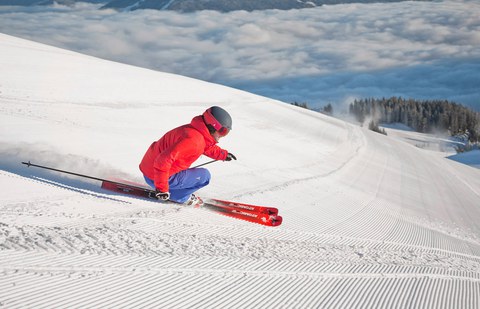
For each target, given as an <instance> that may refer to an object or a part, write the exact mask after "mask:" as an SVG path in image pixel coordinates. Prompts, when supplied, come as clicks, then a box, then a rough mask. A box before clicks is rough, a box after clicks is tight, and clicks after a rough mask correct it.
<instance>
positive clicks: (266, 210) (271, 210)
mask: <svg viewBox="0 0 480 309" xmlns="http://www.w3.org/2000/svg"><path fill="white" fill-rule="evenodd" d="M206 202H209V203H211V204H216V205H220V206H228V207H232V208H235V209H238V210H243V211H247V212H258V213H263V214H267V215H278V209H277V208H275V207H267V206H257V205H250V204H244V203H237V202H231V201H224V200H219V199H210V200H206Z"/></svg>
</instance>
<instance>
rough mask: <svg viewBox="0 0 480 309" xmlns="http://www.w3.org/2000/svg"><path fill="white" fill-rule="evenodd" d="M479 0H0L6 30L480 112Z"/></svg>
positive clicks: (178, 66) (197, 69)
mask: <svg viewBox="0 0 480 309" xmlns="http://www.w3.org/2000/svg"><path fill="white" fill-rule="evenodd" d="M478 16H480V4H479V3H478V2H477V1H467V0H465V1H453V0H450V1H442V2H400V3H389V4H348V5H333V6H323V7H319V8H315V9H304V10H290V11H278V10H267V11H257V12H251V13H248V12H244V11H236V12H231V13H218V12H213V11H202V12H197V13H191V14H179V13H176V12H170V11H154V10H138V11H134V12H128V13H121V12H115V11H111V10H97V6H95V5H87V4H81V5H77V6H76V7H75V8H68V7H62V6H53V7H36V8H20V7H15V8H12V7H3V8H1V7H0V32H3V33H6V34H10V35H14V36H19V37H23V38H27V39H32V40H35V41H39V42H43V43H47V44H50V45H54V46H59V47H63V48H67V49H71V50H76V51H79V52H82V53H86V54H90V55H94V56H97V57H101V58H105V59H111V60H115V61H120V62H123V63H129V64H133V65H138V66H143V67H147V68H152V69H155V70H160V71H164V72H172V73H177V74H182V75H186V76H191V77H195V78H199V79H202V80H207V81H212V82H216V83H221V84H226V85H231V86H234V87H238V88H242V89H245V90H247V91H252V92H255V93H259V94H262V95H266V96H270V97H273V98H277V99H281V100H284V101H287V102H291V101H293V100H296V101H301V102H309V103H310V105H311V106H315V105H320V106H321V105H324V104H327V103H334V104H335V103H342V102H345V101H348V100H350V99H351V98H354V97H369V96H391V95H401V96H404V97H414V98H439V99H448V100H453V101H457V102H460V103H464V104H470V105H471V106H475V105H477V106H478V107H477V108H478V109H479V110H480V106H479V105H480V90H479V87H478V85H480V74H478V72H479V68H480V19H479V18H478Z"/></svg>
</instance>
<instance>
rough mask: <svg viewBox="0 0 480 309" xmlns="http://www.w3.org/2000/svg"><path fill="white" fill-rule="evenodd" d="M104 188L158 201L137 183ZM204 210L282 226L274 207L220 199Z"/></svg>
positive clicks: (206, 203) (106, 183)
mask: <svg viewBox="0 0 480 309" xmlns="http://www.w3.org/2000/svg"><path fill="white" fill-rule="evenodd" d="M102 188H103V189H106V190H109V191H114V192H118V193H122V194H128V195H133V196H138V197H145V198H151V199H156V197H155V191H154V190H152V189H149V188H146V187H143V186H141V185H139V184H136V183H131V182H128V183H127V182H125V181H122V182H116V181H102ZM202 208H205V209H208V210H211V211H214V212H217V213H220V214H222V215H226V216H228V217H232V218H236V219H240V220H244V221H248V222H253V223H258V224H262V225H266V226H279V225H280V224H282V217H281V216H279V215H278V209H277V208H274V207H266V206H257V205H250V204H244V203H237V202H231V201H224V200H219V199H206V200H205V201H204V204H203V207H202Z"/></svg>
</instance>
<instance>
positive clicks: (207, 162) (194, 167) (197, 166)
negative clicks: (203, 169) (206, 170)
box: [192, 160, 218, 168]
mask: <svg viewBox="0 0 480 309" xmlns="http://www.w3.org/2000/svg"><path fill="white" fill-rule="evenodd" d="M217 161H218V160H212V161H208V162H207V163H203V164H200V165H197V166H194V167H192V168H197V167H200V166H204V165H207V164H210V163H213V162H217Z"/></svg>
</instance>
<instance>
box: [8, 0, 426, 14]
mask: <svg viewBox="0 0 480 309" xmlns="http://www.w3.org/2000/svg"><path fill="white" fill-rule="evenodd" d="M402 1H406V0H262V1H259V0H0V5H23V6H30V5H50V4H53V3H54V2H56V3H60V4H64V5H73V4H75V3H76V2H90V3H105V5H104V6H102V8H103V9H107V8H111V9H117V10H125V11H133V10H139V9H153V10H172V11H180V12H194V11H202V10H213V11H220V12H230V11H237V10H245V11H256V10H269V9H278V10H290V9H303V8H312V7H316V6H321V5H323V4H342V3H381V2H383V3H388V2H402ZM411 1H432V0H411Z"/></svg>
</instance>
